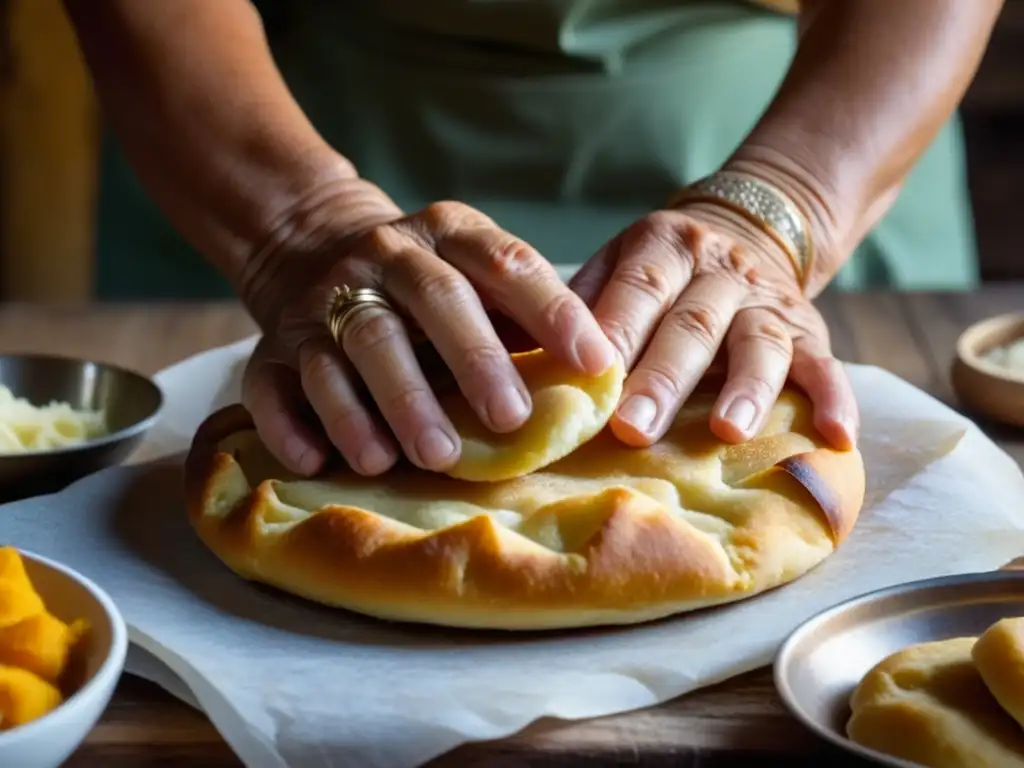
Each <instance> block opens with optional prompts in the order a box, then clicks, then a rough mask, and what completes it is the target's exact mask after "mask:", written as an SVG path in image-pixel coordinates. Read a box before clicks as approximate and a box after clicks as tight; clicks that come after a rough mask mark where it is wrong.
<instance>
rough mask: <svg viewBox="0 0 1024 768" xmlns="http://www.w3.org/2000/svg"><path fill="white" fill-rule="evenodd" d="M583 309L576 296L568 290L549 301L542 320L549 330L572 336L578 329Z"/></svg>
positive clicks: (542, 312) (542, 313)
mask: <svg viewBox="0 0 1024 768" xmlns="http://www.w3.org/2000/svg"><path fill="white" fill-rule="evenodd" d="M581 309H582V307H581V304H580V302H579V300H578V298H577V297H576V295H575V294H573V293H570V292H569V290H568V289H566V290H565V291H559V293H558V294H557V295H555V296H553V297H552V298H551V299H549V300H548V302H547V304H546V305H545V306H544V308H543V309H542V310H541V318H542V319H543V321H544V324H545V325H546V326H547V327H548V328H551V329H552V330H554V331H556V332H558V333H560V334H564V335H565V336H572V334H574V333H575V332H576V328H577V327H578V324H579V320H580V312H581Z"/></svg>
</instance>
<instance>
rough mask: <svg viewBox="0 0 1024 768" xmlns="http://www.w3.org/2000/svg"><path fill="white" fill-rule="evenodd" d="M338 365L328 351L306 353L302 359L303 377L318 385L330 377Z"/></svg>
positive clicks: (304, 379) (306, 380)
mask: <svg viewBox="0 0 1024 768" xmlns="http://www.w3.org/2000/svg"><path fill="white" fill-rule="evenodd" d="M336 365H337V363H336V361H335V360H334V359H333V358H332V357H331V355H330V353H328V352H326V351H317V352H313V353H311V354H308V355H305V356H303V360H302V379H303V381H305V382H307V383H309V384H311V385H313V386H316V385H317V384H320V383H322V382H325V381H327V380H328V379H329V378H330V376H331V374H332V373H333V372H334V369H335V367H336Z"/></svg>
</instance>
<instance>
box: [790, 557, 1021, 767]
mask: <svg viewBox="0 0 1024 768" xmlns="http://www.w3.org/2000/svg"><path fill="white" fill-rule="evenodd" d="M1011 616H1024V558H1018V559H1017V560H1014V561H1013V562H1011V563H1008V564H1007V565H1005V566H1003V568H1001V569H999V570H997V571H991V572H988V573H974V574H965V575H959V576H946V577H943V578H938V579H926V580H924V581H912V582H909V583H907V584H900V585H898V586H895V587H889V588H887V589H881V590H878V591H876V592H869V593H868V594H866V595H861V596H860V597H855V598H853V599H852V600H847V601H846V602H843V603H840V604H839V605H836V606H833V607H832V608H828V609H826V610H825V611H822V612H821V613H819V614H817V615H816V616H812V617H811V618H810V619H808V620H807V621H806V622H804V623H803V624H801V625H800V626H799V627H797V628H796V629H795V630H794V631H793V632H792V633H791V634H790V635H789V637H788V638H786V640H785V642H784V643H783V644H782V646H781V647H780V648H779V652H778V654H777V655H776V657H775V664H774V677H775V687H776V688H777V689H778V692H779V695H780V696H781V697H782V701H783V703H784V704H785V705H786V708H787V709H789V711H790V712H791V713H792V714H793V716H794V717H796V718H797V719H798V720H799V721H800V722H802V723H803V724H804V725H805V726H806V727H807V728H809V729H810V730H811V731H813V732H814V733H816V734H817V735H818V736H820V737H821V738H823V739H825V740H826V741H829V742H831V743H832V744H835V745H836V746H837V747H839V748H840V749H843V750H845V751H847V752H850V753H853V754H855V755H859V756H860V757H863V758H866V759H868V760H871V761H874V762H876V763H879V764H881V765H890V766H896V767H897V768H919V766H917V765H916V764H914V763H910V762H907V761H906V760H901V759H898V758H894V757H890V756H888V755H883V754H881V753H879V752H875V751H874V750H871V749H867V748H865V747H862V746H860V745H858V744H854V743H853V742H852V741H850V740H849V739H848V738H846V722H847V720H848V719H849V716H850V708H849V704H848V701H849V698H850V694H851V693H852V692H853V689H854V688H855V687H856V686H857V684H858V683H859V682H860V680H861V678H862V677H863V676H864V675H865V674H866V673H867V672H868V671H869V670H870V669H871V668H872V667H873V666H874V665H875V664H877V663H878V662H880V661H881V660H882V659H884V658H885V657H886V656H889V655H890V654H892V653H895V652H896V651H899V650H901V649H902V648H906V647H907V646H909V645H914V644H916V643H923V642H929V641H933V640H946V639H949V638H954V637H965V636H976V635H980V634H981V633H982V632H984V631H985V630H986V629H988V627H989V626H991V625H992V624H994V623H995V622H996V621H998V620H999V619H1003V618H1007V617H1011Z"/></svg>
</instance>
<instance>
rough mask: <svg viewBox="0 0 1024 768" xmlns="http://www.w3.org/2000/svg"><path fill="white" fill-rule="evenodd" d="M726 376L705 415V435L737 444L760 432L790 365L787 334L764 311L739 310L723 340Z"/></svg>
mask: <svg viewBox="0 0 1024 768" xmlns="http://www.w3.org/2000/svg"><path fill="white" fill-rule="evenodd" d="M726 346H727V347H728V360H729V367H728V374H727V378H726V382H725V386H724V387H723V388H722V391H721V393H720V394H719V396H718V400H717V402H716V403H715V406H714V408H713V409H712V411H711V431H712V432H713V433H714V434H715V435H716V436H717V437H719V438H721V439H722V440H725V441H727V442H730V443H739V442H743V441H744V440H749V439H750V438H752V437H754V436H755V435H756V434H757V433H758V432H760V430H761V429H762V428H763V427H764V424H765V421H766V420H767V418H768V415H769V414H770V413H771V410H772V407H773V406H774V405H775V401H776V400H778V398H779V392H781V391H782V387H783V386H785V384H786V378H787V377H788V375H789V367H790V364H791V363H792V362H793V340H792V338H791V336H790V333H789V329H788V328H787V327H786V326H785V324H784V323H783V322H782V321H781V320H780V319H779V318H778V317H777V316H776V315H775V314H774V313H772V312H769V311H768V310H766V309H760V308H752V309H744V310H741V311H740V312H739V314H737V315H736V319H735V320H733V323H732V327H731V328H730V329H729V333H728V335H727V336H726Z"/></svg>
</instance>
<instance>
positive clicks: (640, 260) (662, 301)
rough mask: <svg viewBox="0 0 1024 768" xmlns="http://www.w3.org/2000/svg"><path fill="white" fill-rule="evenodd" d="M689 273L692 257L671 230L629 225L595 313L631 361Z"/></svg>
mask: <svg viewBox="0 0 1024 768" xmlns="http://www.w3.org/2000/svg"><path fill="white" fill-rule="evenodd" d="M692 275H693V256H692V251H691V250H689V249H688V248H687V247H686V246H685V244H684V243H683V242H682V241H681V240H680V239H678V238H675V236H674V235H671V234H669V235H666V234H663V233H661V232H659V231H658V230H655V229H652V228H638V229H636V230H628V231H627V232H626V233H625V234H624V235H623V239H622V245H621V250H620V253H619V259H618V262H617V263H616V265H615V268H614V269H613V270H612V273H611V275H610V277H609V278H608V282H607V284H606V285H605V287H604V289H603V290H602V291H601V295H600V296H599V297H598V299H597V302H596V304H595V305H594V316H595V317H596V318H597V321H598V322H599V323H600V324H601V327H602V328H603V329H604V331H605V333H606V334H607V335H608V338H609V339H611V341H612V343H613V344H614V345H615V347H616V348H617V349H618V350H619V354H621V355H622V357H623V359H624V360H625V362H626V370H629V369H631V368H632V367H633V365H634V364H635V363H636V361H637V359H638V358H639V356H640V354H641V353H642V352H643V349H644V347H645V346H646V345H647V343H648V341H649V340H650V339H651V337H652V336H653V334H654V332H655V330H656V329H657V328H658V324H659V323H660V322H661V320H662V318H663V317H664V316H665V313H666V312H667V311H668V309H669V307H671V306H672V304H673V303H674V302H675V301H676V299H678V298H679V296H680V294H681V293H682V291H683V289H684V288H685V287H686V285H687V283H689V281H690V278H691V277H692Z"/></svg>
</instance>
